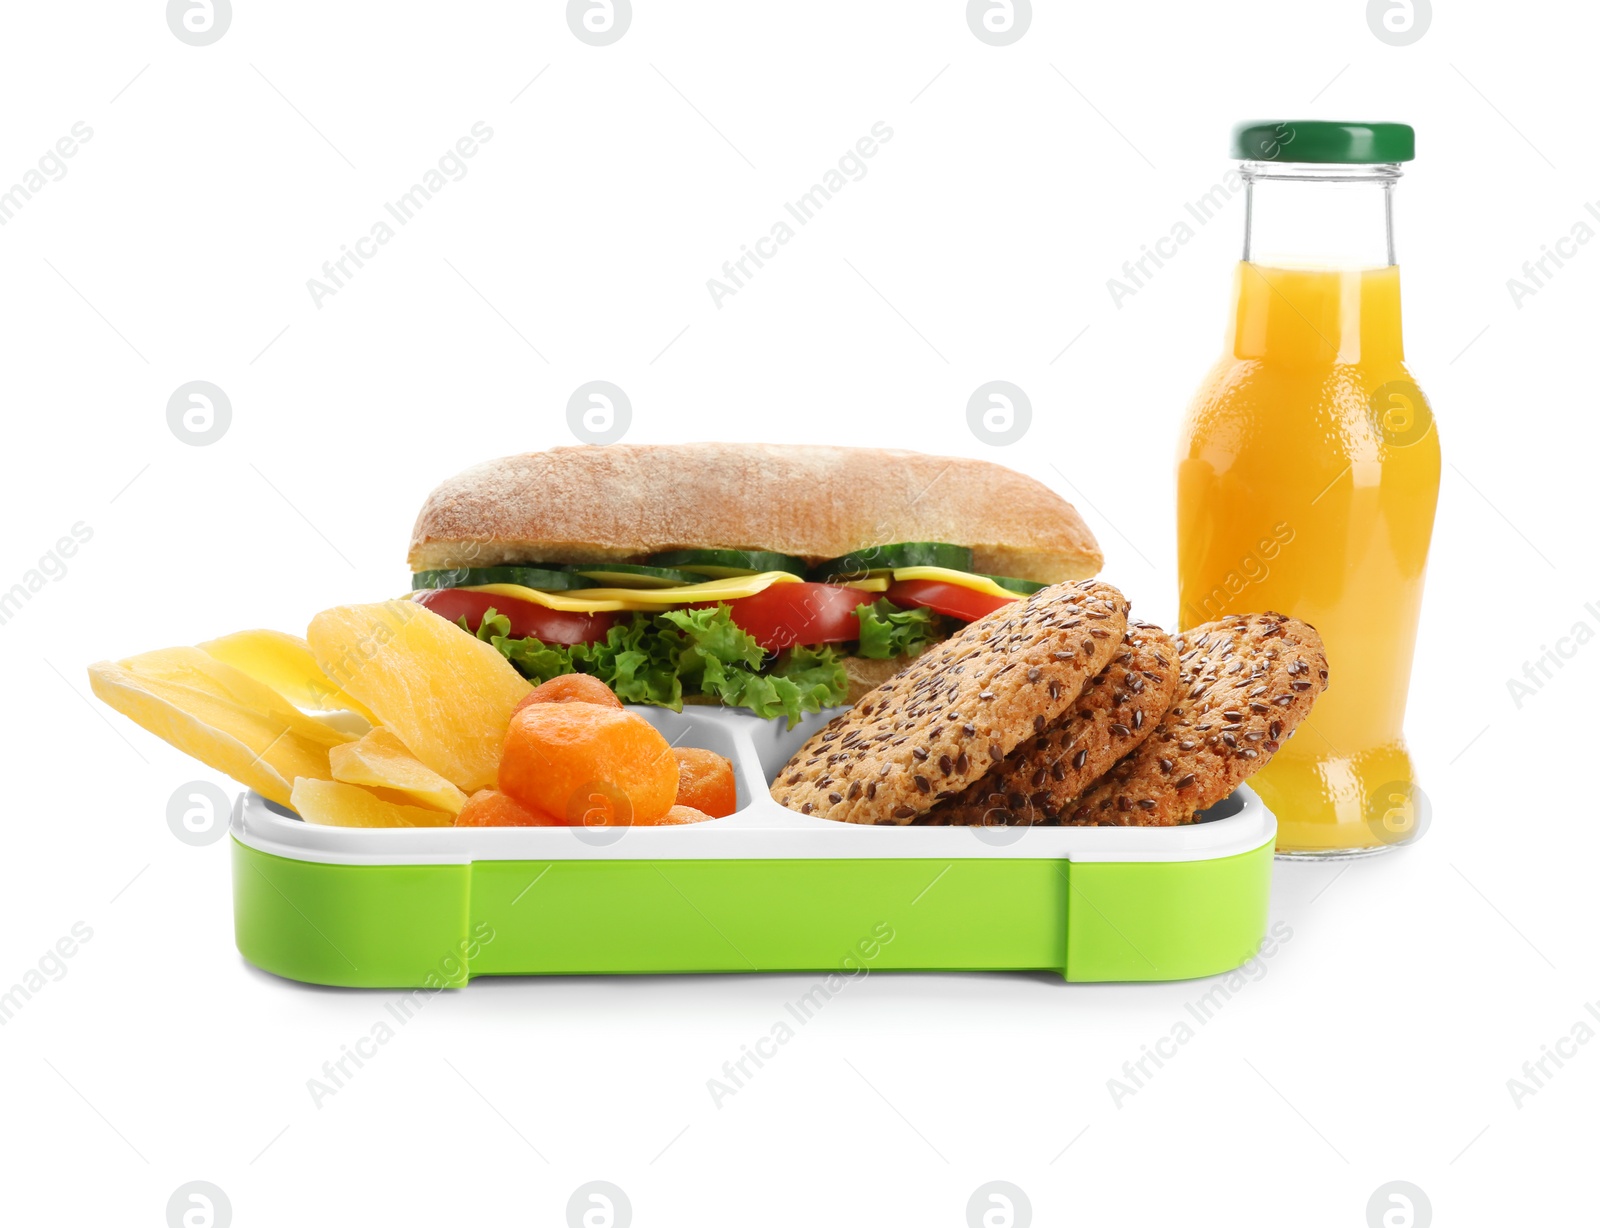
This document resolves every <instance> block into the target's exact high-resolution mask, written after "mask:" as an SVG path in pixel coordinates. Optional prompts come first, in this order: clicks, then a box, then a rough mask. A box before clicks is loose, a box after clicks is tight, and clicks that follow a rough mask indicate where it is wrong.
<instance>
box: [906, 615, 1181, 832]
mask: <svg viewBox="0 0 1600 1228" xmlns="http://www.w3.org/2000/svg"><path fill="white" fill-rule="evenodd" d="M1177 689H1178V650H1177V646H1176V645H1175V644H1174V643H1173V642H1172V637H1171V636H1169V635H1168V634H1167V633H1166V632H1165V631H1163V630H1162V629H1161V628H1160V627H1152V626H1151V625H1149V624H1148V623H1139V622H1132V623H1129V624H1128V631H1127V634H1126V635H1124V636H1123V637H1122V646H1121V648H1120V649H1119V651H1118V652H1117V653H1116V655H1115V656H1113V657H1112V658H1111V663H1110V664H1109V665H1107V666H1106V667H1105V668H1104V669H1103V670H1101V671H1100V672H1099V673H1098V674H1097V675H1095V678H1094V681H1092V682H1091V683H1090V684H1089V685H1088V687H1087V688H1085V690H1084V692H1083V694H1082V695H1080V696H1079V697H1078V702H1077V703H1075V704H1073V705H1072V707H1071V708H1070V709H1068V711H1067V714H1066V715H1065V716H1064V717H1063V718H1062V719H1061V720H1060V721H1058V722H1057V723H1056V724H1054V725H1052V726H1050V727H1049V728H1048V729H1046V730H1045V731H1044V732H1043V733H1041V734H1037V735H1035V736H1034V737H1031V738H1029V739H1027V740H1026V741H1025V742H1023V743H1022V745H1021V746H1019V747H1017V749H1016V750H1014V751H1012V752H1011V753H1010V754H1009V755H1007V756H1006V758H1005V762H1003V763H1001V764H998V765H997V766H995V767H993V768H990V769H989V772H988V774H987V775H985V776H984V777H983V779H982V780H980V781H978V782H977V783H976V784H974V785H971V786H970V787H969V788H968V789H967V790H966V792H964V793H963V794H961V796H960V797H953V798H951V799H950V800H949V801H947V802H941V803H940V804H939V805H937V806H935V807H934V808H933V809H932V810H930V811H929V812H928V813H927V814H926V815H924V816H923V817H922V818H920V819H918V820H917V822H919V823H933V824H946V823H948V824H974V823H980V824H988V825H993V824H999V823H1051V822H1055V821H1056V820H1057V819H1059V818H1060V817H1061V812H1062V810H1063V808H1065V807H1066V806H1067V805H1068V803H1070V802H1072V801H1074V800H1076V798H1077V797H1078V795H1079V794H1081V793H1082V792H1083V791H1084V789H1086V788H1087V787H1088V786H1089V784H1090V783H1091V782H1093V781H1095V780H1098V779H1099V778H1100V777H1101V776H1102V775H1104V774H1105V772H1106V770H1107V769H1108V768H1110V767H1111V765H1112V764H1114V763H1116V762H1117V760H1119V759H1121V758H1122V757H1123V756H1124V755H1126V754H1128V752H1130V751H1131V750H1133V748H1134V747H1135V746H1137V745H1138V744H1139V743H1140V742H1142V741H1144V739H1145V737H1146V736H1147V735H1148V734H1149V733H1150V732H1151V731H1152V730H1153V729H1154V728H1155V727H1156V724H1157V723H1158V722H1159V721H1160V719H1161V717H1162V715H1163V714H1165V712H1166V711H1167V709H1168V708H1170V707H1171V706H1172V700H1173V697H1174V695H1175V693H1176V692H1177Z"/></svg>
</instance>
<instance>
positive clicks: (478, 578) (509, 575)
mask: <svg viewBox="0 0 1600 1228" xmlns="http://www.w3.org/2000/svg"><path fill="white" fill-rule="evenodd" d="M477 584H520V585H522V587H523V588H537V589H543V590H544V591H545V592H548V593H563V592H568V591H570V590H572V589H575V588H593V587H594V585H593V584H591V583H590V582H589V581H588V580H585V579H584V578H583V577H582V576H580V575H575V574H574V573H572V572H570V571H565V570H557V569H556V567H555V565H554V564H552V565H551V566H550V567H519V566H507V567H451V568H440V569H437V570H434V571H419V572H417V573H416V575H414V576H412V577H411V587H412V588H413V589H422V588H470V587H472V586H473V585H477Z"/></svg>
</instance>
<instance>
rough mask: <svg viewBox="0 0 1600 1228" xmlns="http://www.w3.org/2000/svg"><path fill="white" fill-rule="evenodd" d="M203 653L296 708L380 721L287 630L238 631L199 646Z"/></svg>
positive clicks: (302, 642)
mask: <svg viewBox="0 0 1600 1228" xmlns="http://www.w3.org/2000/svg"><path fill="white" fill-rule="evenodd" d="M200 648H201V650H202V651H203V652H205V653H207V654H208V655H210V656H213V657H215V658H216V659H217V660H219V661H221V662H223V663H224V664H226V665H231V666H233V667H234V668H235V669H237V670H240V671H241V672H243V673H246V674H249V675H250V677H252V678H254V679H255V680H256V681H257V682H260V683H262V684H263V685H265V686H269V687H271V688H272V689H273V690H274V691H276V692H278V694H280V695H282V696H283V697H284V698H285V699H287V700H288V701H289V702H290V703H292V704H294V705H295V706H296V707H300V708H309V709H312V710H314V711H318V712H333V711H337V710H339V709H348V710H349V711H351V712H356V713H359V714H360V715H361V716H364V717H365V718H366V719H367V723H368V724H369V725H376V724H377V723H378V722H377V720H376V719H375V718H374V717H373V715H372V713H370V712H368V711H367V710H366V709H365V708H363V707H362V706H361V705H360V704H359V703H357V702H356V701H355V700H354V699H353V698H351V697H350V696H349V695H346V694H345V693H344V692H342V691H341V690H339V688H338V687H336V686H334V685H333V683H332V682H330V681H329V680H328V676H327V675H326V674H324V673H323V672H322V671H321V670H320V669H318V668H317V659H316V658H315V657H314V656H312V655H311V648H310V646H309V645H308V644H307V643H306V642H305V641H304V640H303V639H301V638H300V637H299V636H298V635H290V634H288V633H287V632H284V631H235V632H234V633H233V634H232V635H224V636H222V637H221V638H219V639H214V640H207V641H206V642H205V643H203V644H201V645H200Z"/></svg>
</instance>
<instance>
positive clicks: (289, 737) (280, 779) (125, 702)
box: [89, 661, 332, 806]
mask: <svg viewBox="0 0 1600 1228" xmlns="http://www.w3.org/2000/svg"><path fill="white" fill-rule="evenodd" d="M89 686H90V688H91V689H92V690H93V691H94V693H95V694H96V695H98V696H99V697H100V699H101V700H103V701H104V702H105V703H107V704H109V705H110V706H111V707H113V708H115V709H116V710H117V711H118V712H121V713H122V714H123V715H124V716H126V717H128V718H129V719H130V720H132V721H134V722H136V723H137V724H139V725H141V726H143V727H144V728H145V729H148V730H149V731H150V732H151V733H153V734H155V735H156V736H157V737H158V738H162V739H164V740H165V741H167V742H170V743H171V744H172V745H173V746H176V747H177V748H178V749H179V750H181V751H183V752H184V753H185V754H188V755H192V756H193V757H194V758H196V759H198V760H200V762H201V763H204V764H205V765H206V766H207V767H212V768H215V769H216V770H217V771H219V772H223V773H226V774H227V775H228V776H231V777H232V778H233V779H234V780H237V781H238V782H239V783H240V784H242V785H245V786H246V787H248V788H251V789H254V790H255V791H256V792H257V793H260V794H261V795H262V796H263V797H266V798H270V799H271V800H272V801H275V802H277V803H278V804H279V805H281V806H287V805H288V804H289V797H290V781H292V780H294V779H295V777H297V776H321V777H326V776H329V775H331V774H332V773H331V769H330V768H329V766H328V748H327V746H326V745H324V744H322V743H320V742H314V741H308V740H306V739H304V738H302V737H300V736H299V735H298V734H296V733H294V732H293V731H291V730H289V729H288V728H286V727H285V726H284V725H283V724H281V723H278V722H274V721H273V720H272V718H270V717H267V716H262V715H261V714H259V713H254V712H249V711H247V710H244V709H241V708H239V707H237V706H235V705H232V704H229V703H227V702H226V701H223V700H220V699H218V698H217V697H216V696H215V695H206V694H204V693H202V692H200V691H197V690H194V689H193V688H190V687H184V686H178V685H174V684H172V683H168V682H161V681H156V680H153V679H149V678H142V677H140V676H139V675H138V674H136V673H134V672H133V671H132V670H130V669H128V668H126V667H125V666H123V665H119V664H117V663H116V662H113V661H101V662H99V663H98V664H95V665H91V666H90V667H89Z"/></svg>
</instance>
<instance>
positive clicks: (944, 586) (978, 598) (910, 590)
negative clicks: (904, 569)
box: [884, 580, 1017, 623]
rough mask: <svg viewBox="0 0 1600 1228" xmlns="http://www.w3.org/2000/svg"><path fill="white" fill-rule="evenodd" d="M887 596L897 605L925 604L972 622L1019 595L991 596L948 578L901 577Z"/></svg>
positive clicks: (927, 606) (940, 612) (950, 615)
mask: <svg viewBox="0 0 1600 1228" xmlns="http://www.w3.org/2000/svg"><path fill="white" fill-rule="evenodd" d="M884 596H885V597H887V598H888V599H889V600H890V601H892V602H894V603H895V605H899V606H923V607H925V608H926V609H929V610H932V611H933V612H934V613H935V614H946V615H948V616H949V617H951V618H959V619H961V620H962V621H963V622H969V623H970V622H976V621H977V620H978V619H980V618H982V617H983V616H984V615H985V614H993V613H994V612H995V611H996V610H998V609H1000V608H1001V607H1002V606H1007V605H1010V604H1011V603H1012V602H1013V601H1015V600H1017V598H1015V597H991V596H990V595H989V594H988V593H975V592H973V591H972V590H971V589H970V588H962V587H961V585H959V584H950V583H948V582H947V581H944V580H897V581H896V582H895V583H893V584H891V585H890V586H889V591H888V592H887V593H885V594H884Z"/></svg>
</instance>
